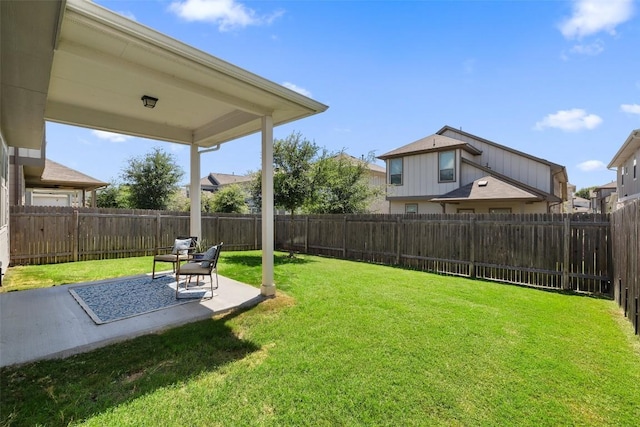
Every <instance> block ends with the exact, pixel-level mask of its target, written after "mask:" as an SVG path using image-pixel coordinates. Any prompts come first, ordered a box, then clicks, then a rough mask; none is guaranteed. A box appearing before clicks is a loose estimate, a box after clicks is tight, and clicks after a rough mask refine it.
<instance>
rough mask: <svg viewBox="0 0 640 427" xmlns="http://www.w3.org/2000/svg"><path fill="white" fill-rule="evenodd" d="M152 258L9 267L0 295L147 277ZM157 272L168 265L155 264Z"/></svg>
mask: <svg viewBox="0 0 640 427" xmlns="http://www.w3.org/2000/svg"><path fill="white" fill-rule="evenodd" d="M152 264H153V257H152V256H147V257H137V258H120V259H108V260H99V261H81V262H71V263H63V264H48V265H29V266H16V267H11V268H9V270H8V271H7V274H6V276H5V279H4V281H3V283H2V287H0V292H12V291H24V290H27V289H37V288H48V287H51V286H57V285H64V284H67V283H78V282H90V281H94V280H103V279H110V278H114V277H123V276H132V275H136V274H142V273H151V266H152ZM159 265H160V267H159V268H161V269H166V268H167V267H168V268H169V269H171V267H170V264H166V263H163V264H159Z"/></svg>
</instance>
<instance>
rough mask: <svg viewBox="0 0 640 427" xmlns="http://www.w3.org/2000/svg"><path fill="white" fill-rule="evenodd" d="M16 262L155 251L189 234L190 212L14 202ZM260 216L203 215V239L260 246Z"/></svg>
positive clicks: (234, 245)
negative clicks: (47, 205) (36, 204)
mask: <svg viewBox="0 0 640 427" xmlns="http://www.w3.org/2000/svg"><path fill="white" fill-rule="evenodd" d="M10 221H11V223H10V227H11V228H10V235H11V236H10V239H11V264H12V265H25V264H51V263H60V262H71V261H86V260H94V259H107V258H124V257H131V256H145V255H151V254H153V251H154V248H156V247H166V246H171V245H172V244H173V240H174V239H175V237H176V236H188V235H189V221H190V218H189V213H188V212H187V213H185V212H166V211H152V210H129V209H90V208H82V209H75V208H69V207H41V206H12V207H11V216H10ZM261 227H262V221H261V220H260V217H259V216H256V215H235V214H203V215H202V240H203V241H204V242H206V243H210V244H214V243H217V242H220V241H224V242H225V248H228V249H229V250H250V249H260V247H261V245H262V239H261Z"/></svg>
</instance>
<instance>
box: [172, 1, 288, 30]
mask: <svg viewBox="0 0 640 427" xmlns="http://www.w3.org/2000/svg"><path fill="white" fill-rule="evenodd" d="M169 10H170V11H171V12H173V13H175V14H176V15H178V16H179V17H181V18H182V19H185V20H187V21H204V22H212V23H214V24H216V25H218V29H219V30H220V31H229V30H231V29H234V28H244V27H248V26H250V25H261V24H271V23H272V22H273V21H274V20H275V19H277V18H278V17H280V16H282V14H283V12H282V11H276V12H273V13H272V14H270V15H263V16H260V15H258V14H257V13H256V11H255V10H253V9H251V8H248V7H246V6H245V5H244V4H242V3H239V2H237V1H236V0H178V1H174V2H173V3H171V4H170V5H169Z"/></svg>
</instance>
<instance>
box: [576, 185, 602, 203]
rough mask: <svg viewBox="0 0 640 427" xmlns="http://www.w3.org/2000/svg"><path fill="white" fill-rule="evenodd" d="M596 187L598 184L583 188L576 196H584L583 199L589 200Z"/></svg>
mask: <svg viewBox="0 0 640 427" xmlns="http://www.w3.org/2000/svg"><path fill="white" fill-rule="evenodd" d="M596 188H597V187H596V186H593V187H586V188H581V189H580V190H578V191H576V193H575V194H576V197H582V198H583V199H587V200H589V199H590V198H591V191H592V190H595V189H596Z"/></svg>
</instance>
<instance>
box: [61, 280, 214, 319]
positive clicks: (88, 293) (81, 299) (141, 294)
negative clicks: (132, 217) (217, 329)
mask: <svg viewBox="0 0 640 427" xmlns="http://www.w3.org/2000/svg"><path fill="white" fill-rule="evenodd" d="M69 292H70V293H71V295H72V296H73V297H74V298H75V299H76V301H77V302H78V304H80V306H81V307H82V308H83V309H84V311H86V312H87V314H88V315H89V317H91V319H93V321H94V322H95V323H97V324H98V325H101V324H103V323H109V322H114V321H116V320H122V319H127V318H129V317H133V316H139V315H141V314H145V313H150V312H152V311H157V310H162V309H163V308H168V307H173V306H176V305H180V304H185V303H189V302H194V301H200V300H201V299H203V298H209V297H211V290H210V289H208V288H199V287H190V288H189V290H186V291H185V289H184V288H183V287H181V289H180V292H179V296H180V298H179V299H176V279H175V277H172V276H164V277H158V278H157V279H152V278H151V277H150V276H145V277H134V278H123V279H121V280H113V281H109V282H102V283H98V284H94V285H80V286H74V287H71V288H69ZM214 295H215V294H214Z"/></svg>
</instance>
